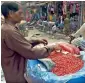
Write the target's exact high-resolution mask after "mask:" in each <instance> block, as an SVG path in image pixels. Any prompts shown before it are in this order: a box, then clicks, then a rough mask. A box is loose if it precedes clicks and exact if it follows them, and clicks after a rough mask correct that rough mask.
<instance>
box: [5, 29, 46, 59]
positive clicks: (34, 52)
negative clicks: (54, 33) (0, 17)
mask: <svg viewBox="0 0 85 83" xmlns="http://www.w3.org/2000/svg"><path fill="white" fill-rule="evenodd" d="M5 38H6V39H5V43H6V45H7V47H8V48H9V49H10V50H13V51H15V52H17V53H18V54H20V55H21V56H23V57H25V58H27V59H39V58H45V57H47V56H48V52H47V49H46V48H44V47H43V48H40V49H36V48H33V46H32V45H31V44H30V42H29V41H28V40H26V39H25V38H24V37H23V36H22V35H21V34H20V33H18V32H17V31H12V30H9V31H7V32H5Z"/></svg>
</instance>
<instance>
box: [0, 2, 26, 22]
mask: <svg viewBox="0 0 85 83" xmlns="http://www.w3.org/2000/svg"><path fill="white" fill-rule="evenodd" d="M1 12H2V14H3V16H4V18H5V20H8V21H11V22H13V23H15V24H16V23H19V22H20V21H21V20H22V19H23V17H24V16H23V12H22V8H21V6H20V5H18V4H17V3H15V2H4V3H3V4H2V5H1Z"/></svg>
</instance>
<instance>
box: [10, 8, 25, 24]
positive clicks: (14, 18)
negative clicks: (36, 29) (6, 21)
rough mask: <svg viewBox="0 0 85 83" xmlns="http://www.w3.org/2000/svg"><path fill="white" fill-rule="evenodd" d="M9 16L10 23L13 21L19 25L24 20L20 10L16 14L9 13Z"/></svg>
mask: <svg viewBox="0 0 85 83" xmlns="http://www.w3.org/2000/svg"><path fill="white" fill-rule="evenodd" d="M9 15H10V19H11V21H13V22H15V23H19V22H20V21H21V20H23V18H24V15H23V11H22V9H19V10H18V11H16V12H11V14H9Z"/></svg>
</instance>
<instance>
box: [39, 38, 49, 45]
mask: <svg viewBox="0 0 85 83" xmlns="http://www.w3.org/2000/svg"><path fill="white" fill-rule="evenodd" d="M38 42H39V44H41V43H42V44H44V45H47V44H48V41H47V40H46V39H42V40H38Z"/></svg>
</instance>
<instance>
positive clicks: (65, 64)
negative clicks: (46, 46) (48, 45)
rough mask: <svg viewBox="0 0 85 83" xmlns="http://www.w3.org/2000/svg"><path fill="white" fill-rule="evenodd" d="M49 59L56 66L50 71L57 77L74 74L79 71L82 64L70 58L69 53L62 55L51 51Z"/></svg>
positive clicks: (79, 60) (74, 58) (77, 59)
mask: <svg viewBox="0 0 85 83" xmlns="http://www.w3.org/2000/svg"><path fill="white" fill-rule="evenodd" d="M49 58H50V59H52V61H53V62H55V63H56V66H55V67H54V68H53V69H52V72H53V73H55V74H56V75H59V76H63V75H66V74H69V73H75V72H77V71H78V70H80V69H81V68H82V67H83V64H84V62H83V61H82V60H81V59H79V58H76V57H75V56H72V54H71V53H68V54H67V55H65V54H64V55H63V54H62V53H59V52H55V51H53V52H52V53H51V54H50V56H49Z"/></svg>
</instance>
